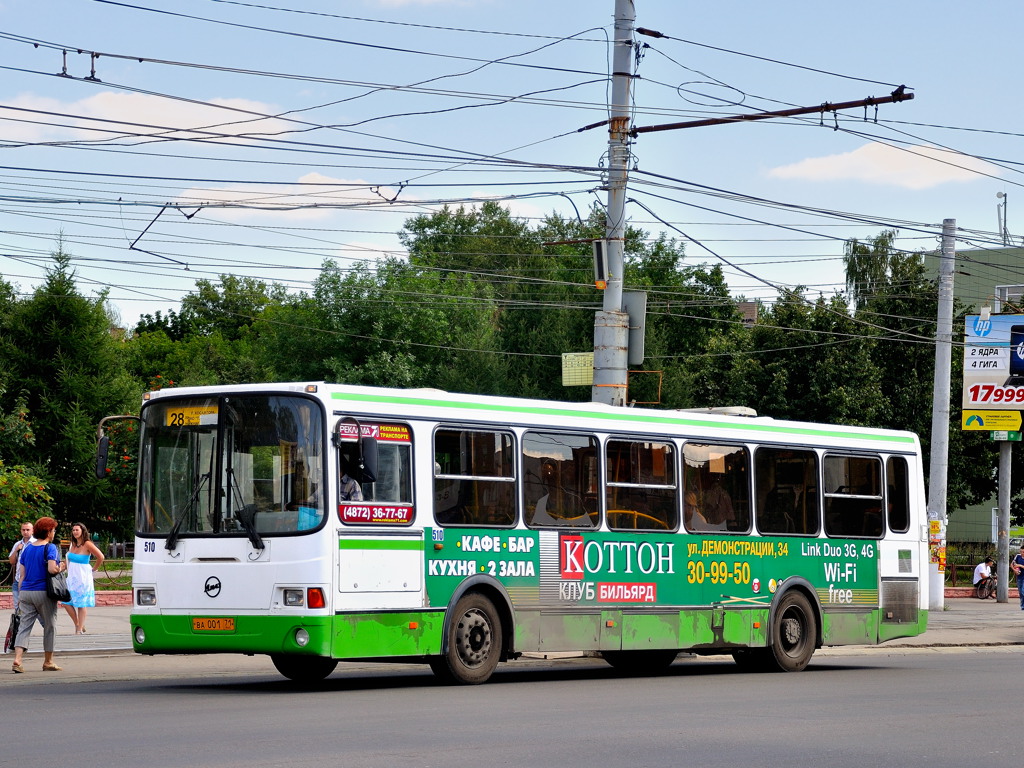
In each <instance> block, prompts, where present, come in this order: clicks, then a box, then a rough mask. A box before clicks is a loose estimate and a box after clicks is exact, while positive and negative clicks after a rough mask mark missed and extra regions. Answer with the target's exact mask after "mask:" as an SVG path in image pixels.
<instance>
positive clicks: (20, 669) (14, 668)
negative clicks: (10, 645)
mask: <svg viewBox="0 0 1024 768" xmlns="http://www.w3.org/2000/svg"><path fill="white" fill-rule="evenodd" d="M24 671H25V668H24V667H23V666H21V664H17V663H15V664H12V665H11V672H13V673H14V674H16V675H17V674H20V673H21V672H24Z"/></svg>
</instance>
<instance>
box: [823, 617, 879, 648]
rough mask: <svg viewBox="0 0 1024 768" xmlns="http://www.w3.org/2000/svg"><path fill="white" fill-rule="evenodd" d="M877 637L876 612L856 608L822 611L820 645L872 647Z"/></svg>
mask: <svg viewBox="0 0 1024 768" xmlns="http://www.w3.org/2000/svg"><path fill="white" fill-rule="evenodd" d="M877 637H878V611H875V610H862V609H856V608H835V609H829V608H825V609H823V610H822V615H821V644H822V645H874V644H875V642H876V638H877Z"/></svg>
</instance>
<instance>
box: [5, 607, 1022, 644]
mask: <svg viewBox="0 0 1024 768" xmlns="http://www.w3.org/2000/svg"><path fill="white" fill-rule="evenodd" d="M130 613H131V606H129V605H115V606H97V607H96V608H90V609H89V617H88V619H87V621H86V629H87V634H85V635H75V634H74V626H73V625H72V623H71V619H70V618H69V617H68V615H67V613H65V612H64V610H63V609H60V613H59V614H58V616H57V641H56V648H55V651H56V652H57V653H59V654H67V653H94V652H109V651H130V650H131V648H132V642H131V624H130V620H129V615H130ZM9 621H10V612H9V611H3V612H0V627H3V631H5V632H6V627H7V626H8V622H9ZM29 645H30V647H29V649H28V653H29V654H33V653H41V651H42V635H41V633H40V632H39V629H38V625H37V627H36V630H35V631H33V633H32V638H31V640H30V642H29ZM968 645H975V646H985V645H1024V612H1022V611H1021V610H1020V603H1019V602H1018V600H1017V598H1016V597H1013V598H1011V600H1010V601H1009V602H1007V603H998V602H996V601H995V600H991V599H990V600H978V599H977V598H972V597H964V598H950V597H947V598H946V610H944V611H931V612H930V613H929V615H928V631H927V632H925V633H924V634H923V635H919V636H917V637H905V638H900V639H898V640H891V641H890V642H888V643H885V644H883V645H881V646H878V647H879V648H897V647H928V646H933V647H943V646H968Z"/></svg>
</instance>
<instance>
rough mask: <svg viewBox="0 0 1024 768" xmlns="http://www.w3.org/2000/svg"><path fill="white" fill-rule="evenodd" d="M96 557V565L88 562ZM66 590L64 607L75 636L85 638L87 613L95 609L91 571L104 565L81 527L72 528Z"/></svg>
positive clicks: (98, 551)
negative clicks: (69, 597)
mask: <svg viewBox="0 0 1024 768" xmlns="http://www.w3.org/2000/svg"><path fill="white" fill-rule="evenodd" d="M93 557H95V558H96V562H95V563H92V564H90V562H89V560H90V559H91V558H93ZM67 561H68V589H69V590H70V591H71V602H70V603H63V605H64V609H65V610H66V611H67V612H68V615H69V616H70V617H71V620H72V621H73V622H75V634H76V635H84V634H85V614H86V610H87V609H89V608H92V607H93V606H94V605H96V588H95V586H94V585H93V578H92V574H93V571H98V570H99V568H100V566H101V565H102V564H103V553H102V552H100V548H99V547H97V546H96V545H95V544H93V543H92V539H90V538H89V529H88V528H86V527H85V525H84V524H83V523H75V524H74V525H72V526H71V546H70V547H69V548H68V557H67Z"/></svg>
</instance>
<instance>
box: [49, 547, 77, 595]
mask: <svg viewBox="0 0 1024 768" xmlns="http://www.w3.org/2000/svg"><path fill="white" fill-rule="evenodd" d="M50 546H53V545H52V544H51V545H50ZM57 557H58V558H59V557H60V552H58V553H57ZM43 562H44V563H45V562H46V557H45V555H44V557H43ZM46 596H47V597H49V598H50V599H51V600H56V601H57V602H60V603H70V602H71V590H70V589H68V574H67V572H66V571H61V572H60V573H50V571H49V569H47V571H46Z"/></svg>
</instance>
